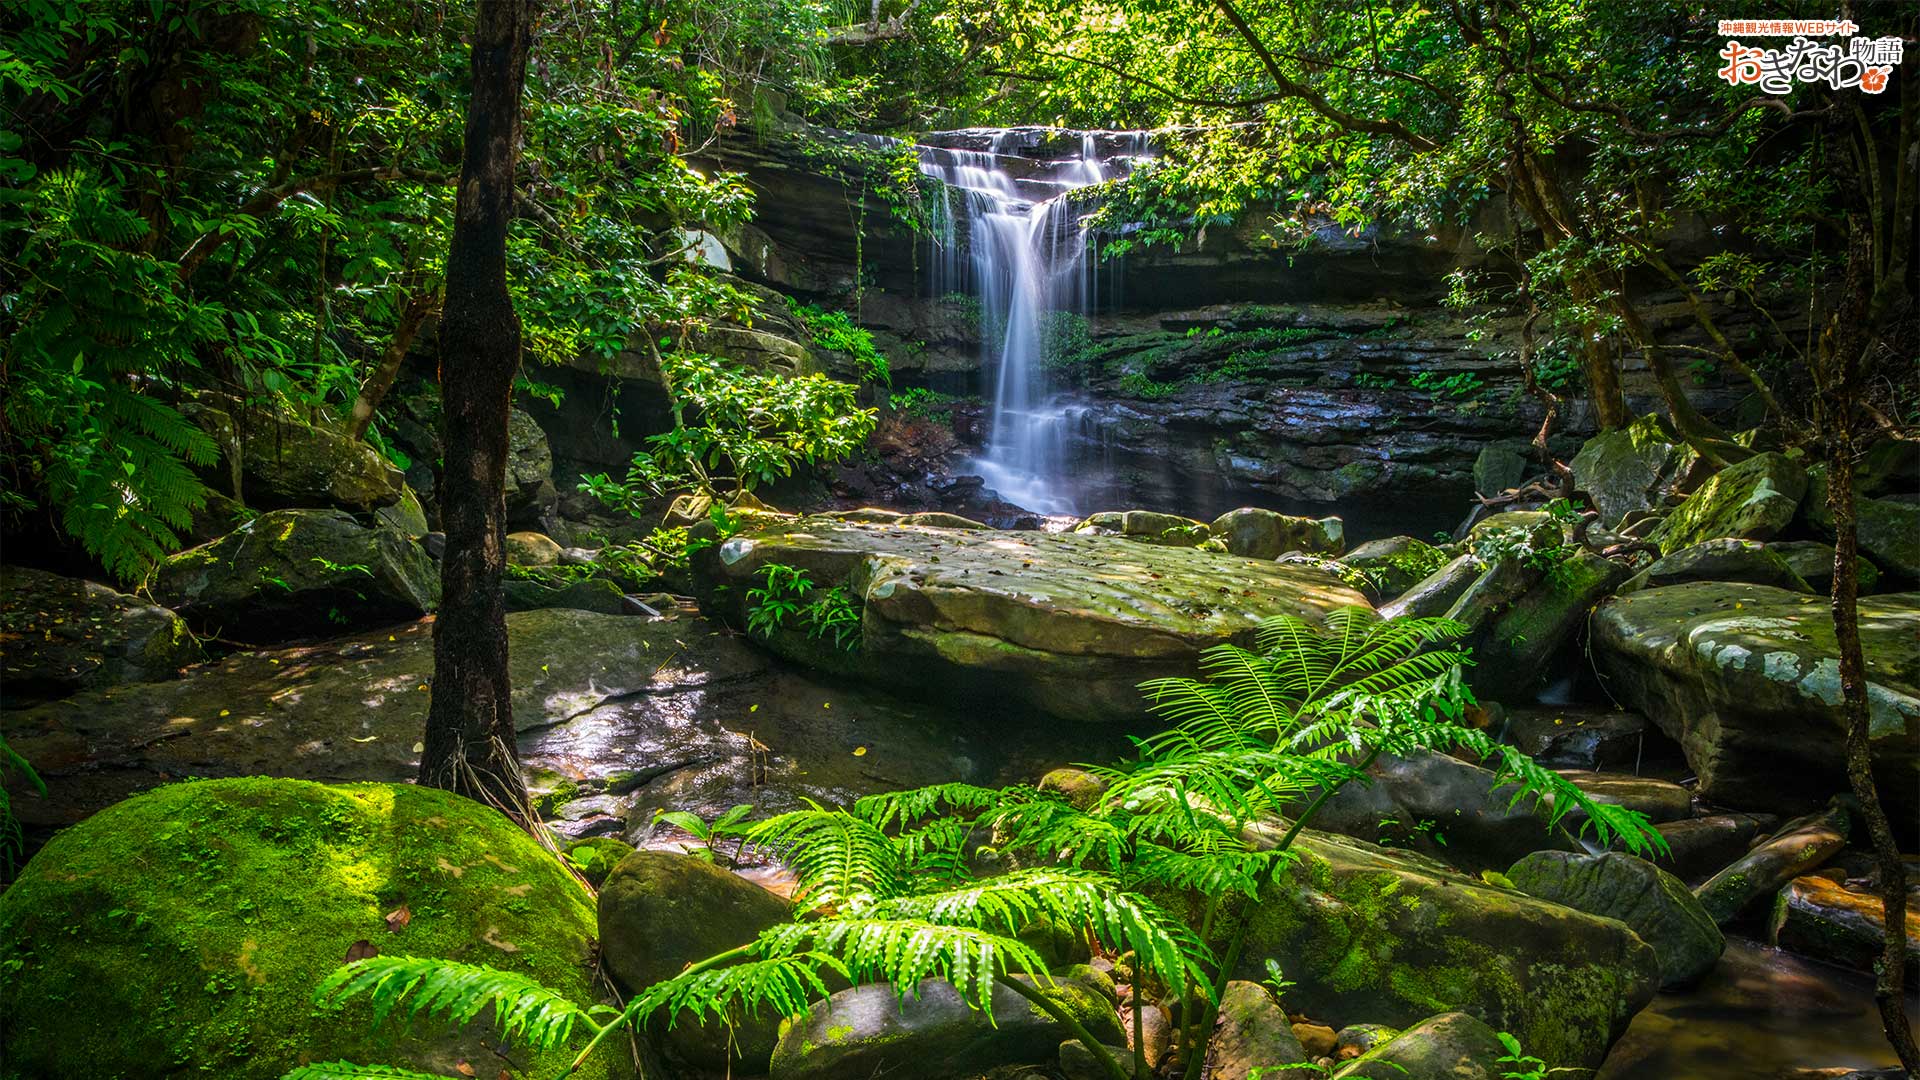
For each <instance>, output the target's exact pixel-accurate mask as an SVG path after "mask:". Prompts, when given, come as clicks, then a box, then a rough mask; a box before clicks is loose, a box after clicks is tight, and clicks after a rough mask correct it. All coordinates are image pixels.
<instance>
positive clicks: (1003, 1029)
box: [771, 976, 1121, 1080]
mask: <svg viewBox="0 0 1920 1080" xmlns="http://www.w3.org/2000/svg"><path fill="white" fill-rule="evenodd" d="M1015 978H1019V979H1022V980H1023V981H1028V982H1031V980H1030V979H1028V978H1027V977H1026V976H1015ZM1041 992H1042V993H1046V994H1049V995H1052V996H1054V997H1055V999H1056V1000H1057V1001H1059V1002H1060V1003H1061V1004H1062V1006H1063V1007H1065V1008H1066V1009H1067V1010H1068V1011H1069V1012H1071V1013H1072V1014H1073V1016H1074V1018H1075V1019H1076V1020H1078V1021H1079V1022H1080V1023H1081V1024H1082V1025H1083V1026H1085V1027H1086V1028H1087V1030H1088V1031H1089V1032H1090V1033H1091V1034H1092V1035H1093V1036H1094V1037H1095V1038H1096V1039H1099V1040H1100V1041H1101V1042H1103V1043H1106V1044H1109V1045H1113V1044H1118V1043H1120V1042H1121V1032H1120V1021H1119V1019H1118V1017H1116V1015H1115V1014H1114V1011H1113V1005H1112V1002H1110V1001H1109V1000H1108V999H1107V998H1106V997H1105V996H1104V995H1102V994H1101V993H1100V992H1099V991H1098V990H1096V989H1094V988H1093V987H1090V986H1088V985H1086V984H1084V983H1080V982H1075V981H1073V980H1070V979H1058V980H1056V981H1055V983H1054V985H1053V987H1051V988H1042V989H1041ZM1070 1037H1071V1035H1070V1033H1069V1032H1068V1031H1067V1029H1066V1028H1065V1027H1063V1026H1061V1025H1060V1024H1059V1023H1057V1022H1056V1021H1055V1020H1054V1019H1053V1018H1052V1017H1050V1016H1048V1015H1046V1014H1045V1013H1042V1012H1040V1011H1039V1010H1037V1009H1035V1008H1034V1007H1033V1005H1032V1004H1031V1003H1030V1002H1028V1001H1027V999H1026V998H1024V997H1021V996H1020V995H1018V994H1016V993H1015V992H1014V991H1012V990H1009V989H1007V988H1006V987H1004V986H999V987H995V989H994V992H993V1021H992V1022H991V1023H990V1022H989V1021H988V1019H987V1017H986V1016H985V1015H983V1014H981V1013H980V1012H978V1011H976V1010H974V1009H971V1008H969V1007H968V1006H967V1005H966V1003H965V1002H964V1001H962V1000H961V998H960V995H959V993H958V992H957V991H955V990H954V988H953V986H952V985H950V984H948V983H946V982H943V981H941V980H939V979H928V980H926V981H924V982H922V983H920V985H919V986H918V987H915V988H913V990H912V992H911V993H909V994H905V995H902V994H899V993H896V992H895V989H894V988H893V987H891V986H887V985H884V984H871V985H866V986H856V987H854V988H853V989H850V990H841V991H839V992H838V993H835V994H834V995H833V996H832V997H830V998H828V999H827V1000H826V1002H825V1003H824V1004H822V1005H818V1006H816V1007H815V1008H814V1010H813V1014H812V1015H811V1016H809V1017H805V1018H802V1019H797V1020H793V1021H790V1022H788V1023H787V1024H785V1025H783V1026H782V1029H781V1033H780V1042H779V1045H778V1046H777V1047H776V1048H775V1049H774V1052H773V1068H772V1072H771V1075H772V1077H773V1078H774V1080H839V1078H841V1077H848V1076H871V1075H875V1074H884V1075H886V1076H889V1077H896V1078H898V1080H946V1078H948V1077H952V1076H965V1075H973V1074H976V1073H980V1072H984V1071H986V1070H989V1069H993V1068H996V1067H999V1066H1003V1065H1014V1064H1034V1063H1038V1062H1043V1061H1046V1060H1047V1059H1049V1058H1051V1057H1053V1056H1054V1055H1055V1054H1056V1053H1057V1049H1056V1048H1057V1047H1059V1045H1060V1043H1061V1041H1062V1040H1064V1039H1067V1038H1070Z"/></svg>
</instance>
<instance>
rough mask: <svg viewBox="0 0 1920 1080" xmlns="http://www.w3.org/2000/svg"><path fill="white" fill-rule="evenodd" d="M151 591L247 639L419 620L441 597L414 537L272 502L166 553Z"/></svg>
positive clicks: (206, 623) (206, 624) (188, 614)
mask: <svg viewBox="0 0 1920 1080" xmlns="http://www.w3.org/2000/svg"><path fill="white" fill-rule="evenodd" d="M153 595H154V597H155V599H158V600H159V601H160V602H161V603H164V604H166V605H167V606H169V607H171V608H173V609H174V610H175V611H178V612H179V613H180V615H181V617H182V618H184V619H186V620H187V621H188V622H190V623H192V624H194V625H195V626H198V627H201V628H204V629H207V630H212V631H217V632H219V633H221V634H223V635H224V636H227V637H233V638H239V639H241V640H243V641H283V640H286V639H288V638H293V637H301V636H304V635H312V634H320V633H329V632H330V633H339V632H340V631H342V630H351V629H358V628H361V627H367V626H380V625H383V624H386V623H393V622H399V621H401V620H403V619H415V618H419V617H420V616H421V615H424V614H426V613H427V612H429V611H431V610H433V608H434V607H436V606H438V604H439V603H440V574H439V568H438V567H436V566H434V564H433V560H431V559H429V558H428V557H427V553H426V552H425V551H422V550H421V549H420V546H419V545H418V544H415V543H414V542H413V541H412V540H410V539H408V538H407V537H405V536H402V535H401V534H400V533H399V532H397V531H395V530H394V529H392V528H389V527H387V526H385V525H380V526H376V527H374V528H367V527H365V526H363V525H360V524H359V523H358V522H356V521H354V520H353V518H351V517H349V516H348V515H346V514H344V513H342V512H340V511H338V510H275V511H272V512H270V513H266V514H262V515H260V516H259V517H257V518H254V519H253V520H252V521H249V522H247V523H246V524H245V525H242V526H240V527H239V528H238V529H235V530H234V531H233V532H230V533H228V534H227V535H226V536H223V537H221V538H220V539H218V540H215V541H213V542H211V543H206V544H201V545H200V546H199V547H196V548H189V549H188V550H186V551H182V552H180V553H179V554H177V555H173V556H169V557H168V558H167V560H166V561H165V562H163V563H161V564H160V568H159V570H158V571H157V572H156V573H155V575H154V579H153Z"/></svg>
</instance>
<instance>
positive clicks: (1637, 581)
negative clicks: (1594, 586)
mask: <svg viewBox="0 0 1920 1080" xmlns="http://www.w3.org/2000/svg"><path fill="white" fill-rule="evenodd" d="M1827 577H1828V578H1829V579H1831V578H1832V577H1833V571H1832V569H1831V567H1829V569H1828V571H1827ZM1689 581H1738V582H1743V583H1745V584H1748V585H1771V586H1773V587H1774V588H1776V589H1786V590H1787V591H1788V592H1798V593H1810V592H1812V591H1813V587H1812V586H1811V585H1808V584H1807V582H1806V579H1805V578H1803V577H1801V576H1800V575H1799V574H1797V573H1795V572H1794V569H1793V565H1792V564H1791V563H1789V562H1788V561H1787V560H1786V558H1785V557H1784V556H1782V555H1781V554H1780V553H1779V552H1778V551H1775V550H1774V545H1772V544H1762V543H1760V542H1759V541H1758V540H1736V539H1733V538H1732V537H1722V538H1721V539H1718V540H1705V541H1702V542H1700V543H1698V544H1695V545H1693V546H1692V547H1686V548H1681V549H1680V550H1679V551H1676V552H1674V553H1673V554H1671V555H1668V556H1665V557H1663V558H1660V559H1656V560H1654V563H1653V565H1652V566H1649V567H1647V568H1646V569H1645V570H1642V571H1640V572H1639V573H1638V574H1635V575H1634V576H1633V579H1632V580H1630V581H1628V582H1627V583H1626V584H1624V585H1622V586H1621V587H1620V589H1619V591H1620V592H1621V593H1629V592H1639V591H1640V590H1641V589H1657V588H1659V587H1660V586H1662V585H1680V584H1684V583H1685V582H1689Z"/></svg>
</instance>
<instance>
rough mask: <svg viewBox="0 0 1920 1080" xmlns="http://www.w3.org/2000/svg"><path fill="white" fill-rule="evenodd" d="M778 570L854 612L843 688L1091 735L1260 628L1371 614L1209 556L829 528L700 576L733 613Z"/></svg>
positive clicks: (794, 531) (718, 561)
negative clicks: (944, 699)
mask: <svg viewBox="0 0 1920 1080" xmlns="http://www.w3.org/2000/svg"><path fill="white" fill-rule="evenodd" d="M775 564H777V565H782V566H792V567H796V568H799V569H802V570H805V571H807V572H808V573H809V575H810V579H811V581H812V582H813V583H814V584H816V585H818V586H822V587H825V586H829V585H844V586H845V588H846V589H847V590H848V592H849V593H850V594H851V595H852V596H853V597H854V598H856V600H857V601H858V603H859V604H860V606H861V610H862V621H861V629H860V637H859V647H858V650H857V652H855V653H852V654H847V655H845V656H844V658H843V659H841V660H839V661H838V662H840V663H842V664H844V670H845V671H846V672H847V673H848V674H850V675H853V676H855V677H862V678H868V679H872V680H875V681H881V682H885V683H886V684H888V685H892V686H906V687H913V686H918V687H921V688H922V689H924V690H928V691H933V692H943V693H947V692H965V691H977V690H979V689H982V688H986V687H989V686H990V687H991V688H992V690H993V692H994V693H995V694H998V695H1001V697H1002V699H1004V698H1005V697H1008V696H1011V697H1013V698H1014V699H1016V700H1018V701H1022V702H1024V703H1026V704H1028V705H1031V706H1034V707H1038V708H1040V709H1042V710H1045V711H1047V712H1050V713H1052V714H1054V715H1057V716H1061V717H1064V718H1068V719H1075V720H1087V721H1103V722H1122V723H1124V722H1127V721H1130V720H1136V719H1139V718H1142V717H1143V716H1144V708H1145V705H1144V701H1143V699H1142V698H1141V696H1140V694H1139V691H1138V690H1137V688H1136V687H1137V685H1138V684H1139V683H1140V682H1141V681H1142V680H1143V679H1148V678H1152V677H1154V676H1156V675H1180V674H1188V673H1190V672H1191V671H1192V670H1193V666H1194V663H1195V660H1196V658H1197V657H1198V655H1199V653H1200V651H1201V650H1202V649H1204V648H1206V647H1208V646H1210V645H1214V644H1218V643H1221V642H1226V641H1237V642H1242V643H1245V642H1248V641H1250V640H1251V638H1252V635H1253V633H1254V631H1255V629H1256V628H1257V627H1258V625H1259V622H1260V620H1261V619H1263V618H1265V617H1268V616H1271V615H1279V614H1291V615H1296V616H1301V617H1305V618H1308V619H1314V618H1318V617H1319V616H1321V615H1322V614H1323V613H1324V612H1326V611H1328V610H1331V609H1333V608H1336V607H1342V606H1367V601H1366V598H1365V597H1363V596H1362V595H1360V594H1359V593H1358V592H1356V591H1354V590H1353V589H1352V588H1351V587H1349V586H1347V585H1345V584H1343V583H1341V582H1340V581H1339V580H1337V579H1335V578H1333V577H1332V576H1330V575H1327V574H1324V573H1322V572H1320V571H1317V570H1312V569H1307V568H1301V567H1294V566H1287V565H1283V564H1278V563H1272V562H1259V561H1255V560H1252V559H1242V558H1238V557H1235V556H1231V555H1223V554H1219V553H1215V552H1207V551H1196V550H1191V549H1187V548H1174V547H1164V546H1160V545H1156V544H1142V543H1136V542H1134V541H1132V540H1128V539H1124V538H1121V537H1102V536H1088V535H1081V534H1043V533H1020V532H1000V531H995V530H980V529H973V530H958V529H932V528H924V527H913V526H898V525H869V524H864V523H858V522H841V521H832V520H824V519H800V520H799V521H796V522H793V523H790V524H786V525H782V526H778V527H776V528H772V529H768V530H765V531H761V532H756V533H753V534H751V535H742V536H736V537H734V538H732V539H730V540H726V541H724V542H723V543H721V544H719V545H718V546H717V547H716V548H714V549H713V550H712V552H711V555H710V556H704V557H703V558H702V559H701V560H700V561H699V562H698V563H697V566H696V568H697V570H698V571H699V572H700V574H701V575H702V578H703V582H704V585H705V586H706V587H707V588H709V589H712V588H713V587H715V586H718V585H726V586H728V587H729V591H730V594H731V596H732V597H733V601H732V602H734V603H736V604H738V603H742V602H743V600H742V597H743V594H744V593H745V592H746V590H747V589H748V588H749V587H751V586H753V585H754V584H755V583H756V582H757V580H758V579H759V578H760V576H761V574H762V568H763V567H766V566H769V565H775ZM773 645H774V647H775V648H776V649H781V648H784V649H787V650H789V651H790V652H793V653H798V652H799V651H800V650H801V649H803V648H806V646H805V645H804V644H803V643H801V642H796V641H793V640H791V639H789V638H781V637H778V636H776V637H775V639H774V641H773ZM808 655H809V656H810V657H813V658H815V659H816V660H817V658H818V655H819V654H818V653H817V652H816V651H813V650H811V649H808Z"/></svg>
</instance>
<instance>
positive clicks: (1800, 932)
mask: <svg viewBox="0 0 1920 1080" xmlns="http://www.w3.org/2000/svg"><path fill="white" fill-rule="evenodd" d="M1871 884H1872V883H1871V882H1868V881H1864V880H1863V881H1858V882H1847V881H1835V880H1833V879H1832V878H1831V877H1824V876H1820V875H1816V874H1809V875H1806V876H1804V877H1797V878H1794V879H1793V880H1792V881H1789V882H1788V883H1787V885H1786V887H1785V888H1783V889H1781V890H1780V892H1779V895H1777V896H1776V897H1775V898H1774V902H1773V912H1772V914H1771V915H1770V916H1769V918H1768V920H1767V941H1768V943H1769V944H1772V945H1777V946H1779V947H1780V948H1783V949H1789V950H1792V951H1793V952H1796V953H1799V954H1800V955H1802V956H1806V957H1810V958H1812V959H1815V960H1821V961H1825V962H1826V963H1830V964H1840V965H1842V966H1844V967H1850V968H1854V969H1855V970H1858V971H1866V972H1871V971H1873V970H1874V966H1875V964H1876V963H1877V962H1878V961H1879V959H1880V955H1881V948H1882V942H1883V941H1884V940H1885V937H1886V932H1887V911H1886V905H1885V903H1884V901H1882V900H1881V898H1880V896H1879V895H1878V892H1877V890H1876V889H1874V888H1870V887H1869V886H1870V885H1871ZM1917 891H1920V882H1915V883H1912V884H1911V885H1910V886H1909V888H1908V891H1907V920H1906V937H1907V963H1908V964H1910V965H1913V964H1920V910H1915V901H1916V899H1920V898H1916V897H1915V896H1914V893H1915V892H1917Z"/></svg>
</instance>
